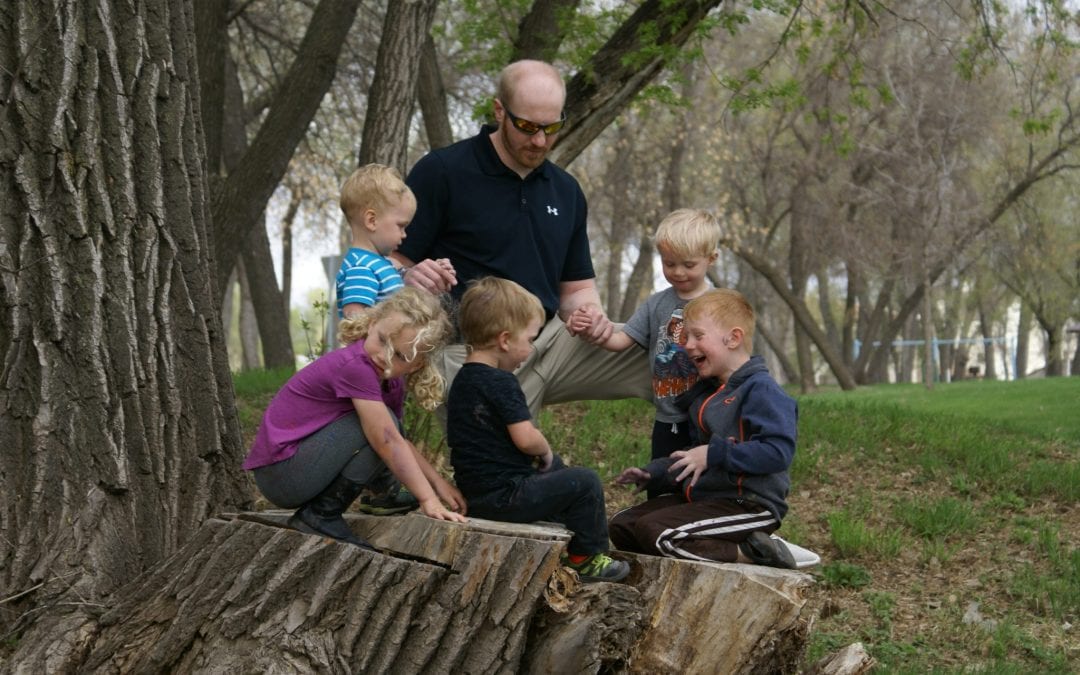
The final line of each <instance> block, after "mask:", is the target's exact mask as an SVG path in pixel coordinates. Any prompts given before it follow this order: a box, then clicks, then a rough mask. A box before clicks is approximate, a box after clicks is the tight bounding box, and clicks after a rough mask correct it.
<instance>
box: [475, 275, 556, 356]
mask: <svg viewBox="0 0 1080 675" xmlns="http://www.w3.org/2000/svg"><path fill="white" fill-rule="evenodd" d="M544 316H545V314H544V306H543V305H541V304H540V299H539V298H537V297H536V296H535V295H533V294H532V293H530V292H529V291H527V290H525V289H524V288H523V287H522V286H521V285H519V284H517V283H515V282H513V281H510V280H509V279H500V278H499V277H481V278H479V279H476V280H475V281H473V282H472V283H471V284H470V285H469V290H467V291H465V295H463V296H462V298H461V307H460V308H459V309H458V328H459V329H460V330H461V338H462V341H463V342H464V343H465V345H466V346H467V347H468V348H470V349H485V348H487V347H490V346H492V345H493V344H495V339H496V338H497V337H498V336H499V333H501V332H503V331H510V332H511V333H516V332H518V331H522V330H525V329H526V328H528V327H529V322H530V321H532V320H533V319H539V320H540V322H541V323H543V321H544Z"/></svg>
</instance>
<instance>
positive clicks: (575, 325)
mask: <svg viewBox="0 0 1080 675" xmlns="http://www.w3.org/2000/svg"><path fill="white" fill-rule="evenodd" d="M566 327H567V330H568V331H569V332H570V334H571V335H577V334H578V333H584V332H587V331H588V330H589V329H590V328H592V316H591V315H590V314H589V312H588V311H587V310H586V309H585V308H584V307H578V308H577V309H576V310H574V313H573V314H571V315H570V319H569V321H568V322H567V324H566Z"/></svg>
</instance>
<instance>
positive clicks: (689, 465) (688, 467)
mask: <svg viewBox="0 0 1080 675" xmlns="http://www.w3.org/2000/svg"><path fill="white" fill-rule="evenodd" d="M671 458H672V459H674V460H675V462H673V463H672V465H671V468H670V469H668V471H669V472H671V471H679V470H680V469H681V471H680V472H679V475H678V476H676V477H675V480H677V481H681V480H682V479H683V478H686V477H687V476H690V477H691V478H690V485H691V486H693V485H696V484H697V481H698V478H700V477H701V474H702V473H704V472H705V469H707V468H709V463H708V459H709V446H707V445H699V446H697V447H696V448H690V449H689V450H676V451H675V452H673V453H671Z"/></svg>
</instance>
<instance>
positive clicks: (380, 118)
mask: <svg viewBox="0 0 1080 675" xmlns="http://www.w3.org/2000/svg"><path fill="white" fill-rule="evenodd" d="M435 6H436V0H415V1H414V2H391V3H388V5H387V9H386V18H385V20H384V21H383V32H382V39H381V40H379V55H378V58H377V59H376V61H375V78H374V79H373V80H372V82H371V92H370V93H369V94H368V104H367V112H366V113H365V114H364V131H363V133H362V134H361V137H360V152H359V161H360V165H361V166H363V165H364V164H368V163H371V162H380V163H382V164H386V165H387V166H392V167H394V168H395V169H397V170H398V171H400V172H401V173H402V175H404V174H405V170H406V166H405V162H406V160H407V158H408V141H409V120H410V119H412V111H413V105H414V102H415V99H416V83H417V80H418V78H419V74H420V61H421V60H422V59H421V52H422V51H423V46H424V43H425V41H426V40H427V39H428V31H429V30H430V29H431V22H432V21H433V20H434V18H435Z"/></svg>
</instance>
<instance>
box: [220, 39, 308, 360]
mask: <svg viewBox="0 0 1080 675" xmlns="http://www.w3.org/2000/svg"><path fill="white" fill-rule="evenodd" d="M225 66H226V67H225V97H224V101H225V114H224V118H223V119H224V125H225V140H224V143H223V144H222V162H223V164H224V168H225V171H226V172H228V173H232V172H233V171H236V170H237V169H238V168H239V167H240V162H242V161H243V158H244V155H245V153H246V152H247V150H248V143H247V132H246V131H245V127H246V124H245V120H244V91H243V89H242V88H241V87H240V78H239V75H238V74H237V72H236V64H235V63H234V62H233V60H232V58H228V59H226V63H225ZM290 209H291V205H290ZM292 213H293V214H294V215H295V211H293V212H292ZM236 267H237V268H242V269H243V273H242V274H241V275H240V278H241V280H242V282H243V284H245V285H244V286H243V291H244V292H243V293H242V294H241V295H242V297H244V298H245V299H246V300H247V302H248V303H249V304H250V306H251V309H252V311H253V318H254V321H255V322H256V323H255V327H256V330H257V332H258V336H259V338H261V340H262V363H263V365H264V366H265V367H267V368H293V367H295V366H296V355H295V354H294V353H293V348H292V335H291V333H290V331H289V308H288V303H287V302H286V301H285V299H284V298H283V297H282V295H283V294H282V292H281V291H279V290H278V281H277V275H276V274H275V273H274V258H273V254H272V253H271V252H270V239H269V237H267V235H266V216H265V213H264V215H262V216H260V217H259V219H258V222H257V223H256V224H255V227H253V228H251V231H250V232H249V234H248V236H247V239H246V241H245V242H244V245H243V247H242V248H241V249H240V255H239V256H238V257H237V258H236ZM241 307H244V305H241ZM242 325H243V324H242ZM245 327H246V325H245ZM242 344H243V345H244V349H245V350H247V349H248V348H249V344H248V342H247V341H244V342H242ZM253 353H254V352H253ZM254 359H255V361H258V356H257V355H256V356H255V357H254ZM249 362H250V360H249V359H248V357H247V356H246V355H245V357H244V363H245V367H246V366H247V364H248V363H249Z"/></svg>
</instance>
